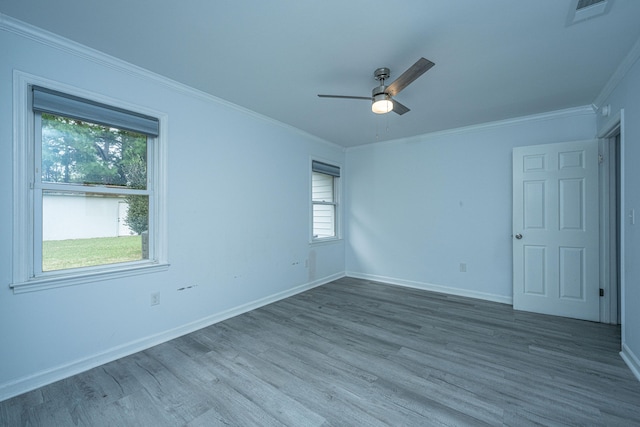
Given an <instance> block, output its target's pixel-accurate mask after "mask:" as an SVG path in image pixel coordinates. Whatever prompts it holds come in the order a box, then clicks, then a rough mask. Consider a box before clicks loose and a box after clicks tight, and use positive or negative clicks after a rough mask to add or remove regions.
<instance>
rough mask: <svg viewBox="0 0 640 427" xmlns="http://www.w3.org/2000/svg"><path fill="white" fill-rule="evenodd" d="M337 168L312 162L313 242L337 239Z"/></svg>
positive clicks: (338, 176) (338, 170)
mask: <svg viewBox="0 0 640 427" xmlns="http://www.w3.org/2000/svg"><path fill="white" fill-rule="evenodd" d="M339 178H340V168H339V167H338V166H333V165H329V164H326V163H322V162H318V161H315V160H314V161H313V162H312V172H311V204H312V206H313V226H312V235H313V239H314V240H319V239H329V238H336V237H338V219H337V216H338V191H337V190H338V184H337V183H338V180H339Z"/></svg>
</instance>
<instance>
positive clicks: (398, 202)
mask: <svg viewBox="0 0 640 427" xmlns="http://www.w3.org/2000/svg"><path fill="white" fill-rule="evenodd" d="M425 120H428V117H425ZM595 135H596V129H595V113H594V112H593V110H592V109H591V108H579V109H574V110H567V111H562V112H557V113H549V114H545V115H541V116H536V117H530V118H525V119H520V120H515V121H509V122H502V123H494V124H485V125H482V126H477V127H470V128H466V129H459V130H457V131H451V132H443V133H439V134H432V135H425V136H422V137H416V138H411V139H406V140H398V141H393V142H389V143H378V144H372V145H367V146H363V147H359V148H355V149H350V150H348V151H347V171H348V186H347V188H348V192H347V218H348V224H347V225H348V227H347V230H348V233H347V250H346V257H347V258H346V266H347V274H348V275H352V276H357V277H368V278H372V279H379V280H383V281H387V282H392V283H398V284H403V285H409V286H416V287H420V288H426V289H433V290H439V291H443V292H450V293H454V294H460V295H468V296H472V297H479V298H484V299H490V300H494V301H500V302H511V299H512V295H513V292H512V253H511V248H512V242H511V239H512V238H511V233H512V230H511V228H512V220H511V210H512V205H511V203H512V202H511V201H512V175H511V170H512V169H511V151H512V148H513V147H517V146H525V145H537V144H547V143H554V142H563V141H573V140H581V139H593V138H594V137H595ZM460 263H465V264H466V268H467V271H466V272H460Z"/></svg>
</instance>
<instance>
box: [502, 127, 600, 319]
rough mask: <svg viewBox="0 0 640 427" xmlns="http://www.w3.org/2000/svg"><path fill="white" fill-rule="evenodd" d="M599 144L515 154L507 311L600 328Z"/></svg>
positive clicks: (539, 148)
mask: <svg viewBox="0 0 640 427" xmlns="http://www.w3.org/2000/svg"><path fill="white" fill-rule="evenodd" d="M598 160H599V159H598V142H597V140H593V141H576V142H565V143H559V144H549V145H537V146H529V147H518V148H514V149H513V307H514V309H516V310H524V311H532V312H537V313H544V314H552V315H557V316H564V317H572V318H576V319H584V320H592V321H599V320H600V319H599V317H600V311H599V298H600V296H599V289H600V285H599V269H600V265H599V201H598V199H599V182H598V168H599V165H598V164H599V161H598Z"/></svg>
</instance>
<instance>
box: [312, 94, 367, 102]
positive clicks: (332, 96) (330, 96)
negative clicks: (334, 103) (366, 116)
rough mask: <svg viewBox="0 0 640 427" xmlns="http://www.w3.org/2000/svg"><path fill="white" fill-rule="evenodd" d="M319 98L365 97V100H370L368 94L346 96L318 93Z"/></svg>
mask: <svg viewBox="0 0 640 427" xmlns="http://www.w3.org/2000/svg"><path fill="white" fill-rule="evenodd" d="M318 96H319V97H320V98H342V99H366V100H367V101H371V97H370V96H347V95H320V94H318Z"/></svg>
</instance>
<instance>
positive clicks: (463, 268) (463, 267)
mask: <svg viewBox="0 0 640 427" xmlns="http://www.w3.org/2000/svg"><path fill="white" fill-rule="evenodd" d="M466 272H467V264H466V263H464V262H461V263H460V273H466Z"/></svg>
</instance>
